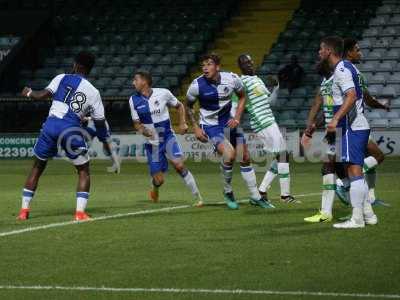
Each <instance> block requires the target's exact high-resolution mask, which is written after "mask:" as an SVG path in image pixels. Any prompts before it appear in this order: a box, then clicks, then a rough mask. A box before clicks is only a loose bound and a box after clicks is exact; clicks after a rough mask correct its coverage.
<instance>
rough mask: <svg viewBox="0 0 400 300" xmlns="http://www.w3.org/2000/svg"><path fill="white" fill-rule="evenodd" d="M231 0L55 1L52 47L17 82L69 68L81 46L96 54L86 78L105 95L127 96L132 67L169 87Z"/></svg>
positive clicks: (39, 80)
mask: <svg viewBox="0 0 400 300" xmlns="http://www.w3.org/2000/svg"><path fill="white" fill-rule="evenodd" d="M78 3H79V4H78ZM234 3H235V0H230V1H221V2H219V1H190V2H187V1H126V0H119V1H105V0H104V1H85V2H84V3H83V4H82V1H63V2H58V5H57V7H56V14H57V16H56V17H55V22H56V27H57V29H56V32H55V38H56V47H55V48H54V49H51V50H50V51H48V52H49V54H48V56H47V57H46V58H45V60H44V62H43V67H42V68H40V69H38V70H33V72H30V70H24V71H23V72H22V80H21V83H20V86H23V85H25V84H26V83H28V82H29V83H30V84H31V85H32V86H33V87H36V88H41V87H43V84H44V83H45V81H48V79H49V78H52V77H53V76H54V75H55V74H58V73H61V72H65V71H68V70H69V68H70V66H71V62H72V59H73V56H74V55H75V54H76V53H78V52H79V51H81V50H84V49H85V50H89V51H91V52H93V53H94V54H95V55H96V57H97V63H96V67H95V68H94V69H93V71H92V74H91V76H90V78H89V79H90V80H91V81H92V82H93V84H94V85H95V86H96V87H97V88H98V89H99V90H101V92H102V95H103V96H105V97H111V96H115V97H127V96H129V95H131V94H132V87H131V78H132V74H133V72H134V71H135V70H137V69H146V70H149V71H151V72H152V74H153V75H154V76H155V81H154V86H156V87H164V88H168V89H171V90H173V91H174V90H176V88H177V87H178V86H179V84H180V81H181V79H182V77H183V76H185V75H186V73H187V71H188V68H189V67H190V66H192V65H193V64H194V63H195V62H196V59H197V57H198V55H199V54H200V53H202V52H204V50H205V49H206V46H207V44H208V43H209V42H210V41H211V40H212V39H213V37H214V35H215V33H216V32H218V31H219V30H220V29H221V26H222V24H223V22H224V21H226V19H227V18H228V16H229V13H230V11H231V9H232V7H234V5H233V4H234ZM82 5H84V7H82ZM88 11H90V14H89V15H88V13H87V12H88ZM138 15H140V16H142V17H139V18H137V17H136V16H138Z"/></svg>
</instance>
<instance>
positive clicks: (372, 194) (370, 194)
mask: <svg viewBox="0 0 400 300" xmlns="http://www.w3.org/2000/svg"><path fill="white" fill-rule="evenodd" d="M375 200H376V196H375V189H369V190H368V201H369V203H371V204H372V203H374V202H375Z"/></svg>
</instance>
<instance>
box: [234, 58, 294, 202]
mask: <svg viewBox="0 0 400 300" xmlns="http://www.w3.org/2000/svg"><path fill="white" fill-rule="evenodd" d="M238 66H239V68H240V70H241V72H242V74H243V75H242V76H240V79H241V81H242V83H243V86H244V91H245V95H246V111H247V112H248V114H249V116H250V126H251V129H252V130H253V131H254V132H255V133H257V136H258V137H259V138H260V139H261V140H262V141H263V143H264V149H265V150H266V151H268V152H271V153H273V154H274V155H275V156H276V159H275V160H273V161H272V163H271V166H270V168H269V170H268V171H267V173H266V174H265V176H264V179H263V181H262V183H261V184H260V186H259V191H260V194H261V195H262V196H263V197H265V198H267V190H268V189H269V188H270V187H271V184H272V181H273V180H274V178H276V176H277V175H279V183H280V188H281V200H282V201H283V202H286V203H292V202H295V201H296V200H295V198H294V197H293V196H292V195H291V194H290V173H289V153H288V152H287V148H286V142H285V140H284V138H283V136H282V134H281V132H280V130H279V127H278V125H277V124H276V121H275V118H274V115H273V113H272V111H271V108H270V102H271V99H272V96H273V94H275V93H276V92H277V89H278V87H275V88H274V90H272V91H269V90H268V88H267V87H266V86H265V84H264V82H263V81H262V80H261V79H260V78H259V77H258V76H257V75H255V69H254V63H253V60H252V58H251V57H250V55H248V54H242V55H240V56H239V57H238Z"/></svg>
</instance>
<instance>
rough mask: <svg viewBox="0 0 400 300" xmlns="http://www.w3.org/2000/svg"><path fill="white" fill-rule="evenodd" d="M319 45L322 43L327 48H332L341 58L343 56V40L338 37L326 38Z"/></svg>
mask: <svg viewBox="0 0 400 300" xmlns="http://www.w3.org/2000/svg"><path fill="white" fill-rule="evenodd" d="M321 43H324V44H325V45H327V46H328V47H329V48H332V50H333V52H334V53H335V54H336V55H337V56H340V57H342V56H343V39H342V38H341V37H339V36H327V37H325V38H323V39H322V41H321Z"/></svg>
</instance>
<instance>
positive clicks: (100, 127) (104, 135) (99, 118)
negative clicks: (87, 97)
mask: <svg viewBox="0 0 400 300" xmlns="http://www.w3.org/2000/svg"><path fill="white" fill-rule="evenodd" d="M90 118H91V119H92V120H93V123H94V126H95V127H96V136H97V138H98V139H99V141H100V142H102V143H108V142H109V140H110V137H111V136H110V132H109V130H108V128H107V124H106V117H105V114H104V105H103V102H102V100H101V97H100V93H99V92H97V94H96V95H95V98H94V100H93V104H92V105H91V108H90Z"/></svg>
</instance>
